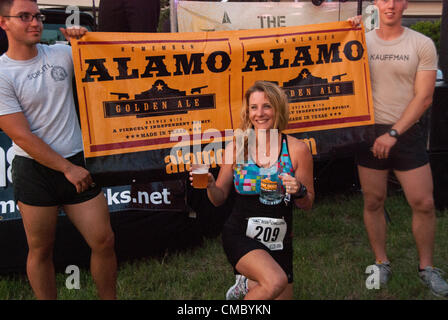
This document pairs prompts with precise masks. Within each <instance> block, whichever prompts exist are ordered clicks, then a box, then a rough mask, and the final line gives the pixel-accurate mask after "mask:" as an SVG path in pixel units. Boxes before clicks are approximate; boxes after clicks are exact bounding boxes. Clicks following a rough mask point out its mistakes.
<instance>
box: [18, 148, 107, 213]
mask: <svg viewBox="0 0 448 320" xmlns="http://www.w3.org/2000/svg"><path fill="white" fill-rule="evenodd" d="M67 160H69V161H70V162H72V163H73V164H75V165H78V166H81V167H85V165H84V155H83V153H82V152H80V153H78V154H76V155H74V156H72V157H69V158H67ZM12 180H13V186H14V197H15V200H16V202H17V201H20V202H22V203H24V204H28V205H31V206H38V207H50V206H59V205H66V204H76V203H81V202H85V201H87V200H90V199H93V198H95V197H96V196H97V195H98V194H99V193H100V192H101V187H99V186H95V187H93V188H89V189H88V190H86V191H84V192H82V193H77V192H76V188H75V186H74V185H73V184H72V183H70V182H69V181H68V180H67V179H66V178H65V176H64V174H63V173H62V172H59V171H55V170H53V169H50V168H48V167H46V166H43V165H41V164H40V163H38V162H37V161H35V160H33V159H30V158H26V157H22V156H15V158H14V160H13V161H12Z"/></svg>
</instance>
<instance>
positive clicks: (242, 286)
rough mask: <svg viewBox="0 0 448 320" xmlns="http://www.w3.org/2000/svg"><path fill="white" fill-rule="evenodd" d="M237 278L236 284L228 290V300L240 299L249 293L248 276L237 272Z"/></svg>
mask: <svg viewBox="0 0 448 320" xmlns="http://www.w3.org/2000/svg"><path fill="white" fill-rule="evenodd" d="M235 280H236V281H235V284H234V285H233V286H231V287H230V289H229V290H227V293H226V300H240V299H242V298H244V296H245V295H246V294H247V291H248V288H247V278H246V277H245V276H243V275H241V274H237V275H236V277H235Z"/></svg>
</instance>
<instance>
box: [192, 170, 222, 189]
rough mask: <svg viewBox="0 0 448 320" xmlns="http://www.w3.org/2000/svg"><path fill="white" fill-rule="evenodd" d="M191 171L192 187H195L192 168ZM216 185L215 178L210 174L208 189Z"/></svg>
mask: <svg viewBox="0 0 448 320" xmlns="http://www.w3.org/2000/svg"><path fill="white" fill-rule="evenodd" d="M188 171H189V173H188V174H189V175H190V177H189V179H190V185H191V186H193V173H192V172H191V167H190V170H188ZM215 185H216V180H215V177H214V176H213V175H212V174H211V172H209V173H208V181H207V189H208V188H211V187H214V186H215Z"/></svg>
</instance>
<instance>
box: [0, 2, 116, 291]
mask: <svg viewBox="0 0 448 320" xmlns="http://www.w3.org/2000/svg"><path fill="white" fill-rule="evenodd" d="M44 19H45V16H44V15H42V14H41V13H40V11H39V9H38V6H37V3H36V1H35V0H0V26H1V27H2V28H3V29H4V30H5V32H6V34H7V36H8V40H9V49H8V51H7V52H6V53H5V54H4V55H2V56H1V57H0V128H1V129H2V130H3V131H4V132H5V133H6V134H7V135H8V136H9V137H10V138H11V139H12V140H13V142H14V145H13V148H14V151H15V154H16V156H15V158H14V161H13V164H12V176H13V181H14V194H15V198H16V202H17V203H18V206H19V209H20V213H21V215H22V220H23V224H24V228H25V232H26V237H27V242H28V246H29V253H28V259H27V275H28V278H29V281H30V284H31V287H32V288H33V291H34V293H35V295H36V297H37V298H38V299H55V298H56V297H57V290H56V281H55V271H54V264H53V257H52V255H53V254H52V252H53V244H54V236H55V229H56V222H57V216H58V211H59V207H62V208H63V209H64V212H65V213H66V214H67V216H68V217H69V218H70V220H71V221H72V222H73V224H74V225H75V226H76V228H77V229H78V230H79V231H80V233H81V234H82V236H83V237H84V239H85V240H86V242H87V244H88V245H89V246H90V248H91V249H92V255H91V272H92V277H93V279H94V281H95V283H96V286H97V289H98V294H99V296H100V298H102V299H115V298H116V289H115V282H116V268H117V265H116V256H115V251H114V234H113V231H112V228H111V225H110V216H109V212H108V208H107V204H106V201H105V197H104V195H103V193H102V191H101V188H100V187H99V186H97V185H96V184H95V183H94V182H93V180H92V177H91V175H90V173H89V172H88V171H87V170H86V169H85V167H84V158H83V153H82V139H81V131H80V128H79V124H78V121H77V116H76V111H75V104H74V100H73V89H72V77H73V60H72V54H71V48H70V47H69V46H65V45H54V46H44V45H41V44H39V42H40V39H41V35H42V29H43V24H42V21H43V20H44ZM62 31H63V33H64V35H65V36H66V37H70V36H73V37H77V36H81V35H83V34H84V33H85V32H86V29H84V28H81V29H74V30H62Z"/></svg>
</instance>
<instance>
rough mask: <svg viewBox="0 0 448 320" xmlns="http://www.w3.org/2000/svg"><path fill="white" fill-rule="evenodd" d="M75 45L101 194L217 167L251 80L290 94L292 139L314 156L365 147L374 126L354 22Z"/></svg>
mask: <svg viewBox="0 0 448 320" xmlns="http://www.w3.org/2000/svg"><path fill="white" fill-rule="evenodd" d="M72 48H73V60H74V64H75V71H76V72H75V73H76V83H77V91H78V99H79V109H80V120H81V126H82V131H83V140H84V147H85V156H86V162H87V165H88V168H89V170H90V171H91V172H92V173H93V174H95V175H96V176H97V179H99V180H101V182H102V183H105V184H106V185H113V184H116V185H118V184H126V183H129V182H134V183H138V182H145V181H161V180H171V179H179V178H180V176H179V174H181V175H182V176H184V173H185V171H186V170H188V166H189V164H188V163H190V162H196V161H205V162H209V163H211V164H212V167H216V164H217V163H219V158H220V155H221V154H222V148H223V147H224V142H225V141H229V139H231V137H232V134H233V131H232V130H235V129H237V128H238V125H239V113H240V110H241V106H242V99H243V94H244V92H245V91H246V90H247V89H248V88H249V87H250V86H251V85H252V84H253V82H254V81H256V80H267V81H272V82H276V83H277V84H279V85H280V86H281V87H282V88H283V89H284V90H285V92H286V94H287V95H288V97H289V101H290V121H289V126H288V130H287V133H290V134H293V135H296V136H298V137H299V138H303V139H305V141H306V142H307V143H308V145H309V146H310V149H311V151H312V153H313V155H314V156H315V157H320V156H324V155H328V154H330V153H334V152H335V150H337V149H338V148H345V147H347V146H350V145H355V144H357V143H360V142H362V141H364V140H365V139H366V133H367V132H368V130H367V128H365V126H368V125H370V124H373V122H374V119H373V106H372V99H371V94H370V75H369V68H368V60H367V53H366V47H365V38H364V30H363V29H362V28H353V27H351V25H350V24H349V23H348V22H337V23H325V24H315V25H308V26H298V27H284V28H271V29H257V30H240V31H219V32H193V33H175V34H163V33H157V34H129V33H88V34H87V35H86V36H85V37H83V38H82V39H80V40H78V41H73V42H72ZM338 130H341V131H338ZM366 130H367V131H366ZM339 133H340V136H339V137H338V138H336V137H335V135H336V136H337V135H338V134H339ZM327 135H330V136H331V139H328V141H325V139H326V138H325V137H326V136H327ZM321 139H324V140H322V141H320V140H321ZM338 139H339V141H338ZM172 148H178V150H176V151H174V152H173V149H172ZM143 172H144V173H143Z"/></svg>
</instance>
